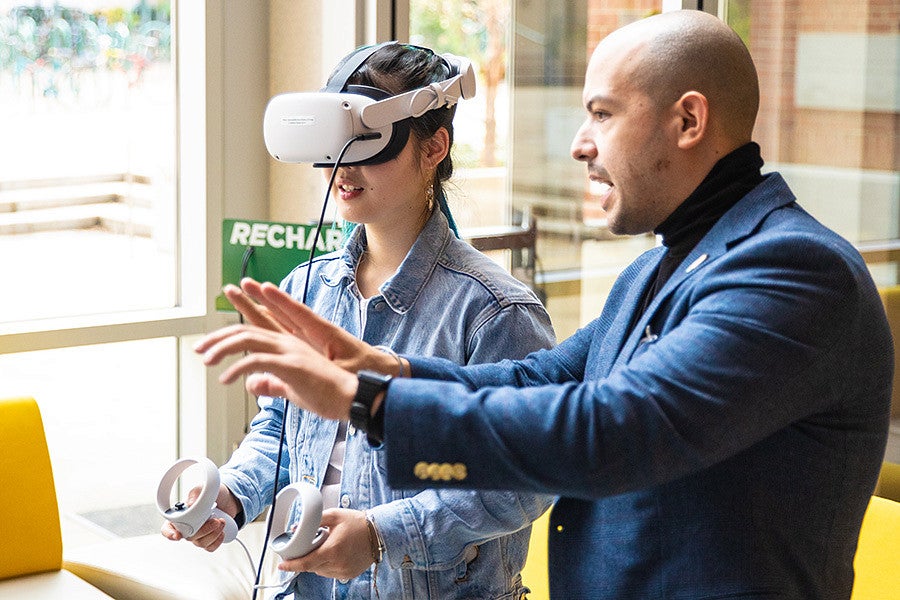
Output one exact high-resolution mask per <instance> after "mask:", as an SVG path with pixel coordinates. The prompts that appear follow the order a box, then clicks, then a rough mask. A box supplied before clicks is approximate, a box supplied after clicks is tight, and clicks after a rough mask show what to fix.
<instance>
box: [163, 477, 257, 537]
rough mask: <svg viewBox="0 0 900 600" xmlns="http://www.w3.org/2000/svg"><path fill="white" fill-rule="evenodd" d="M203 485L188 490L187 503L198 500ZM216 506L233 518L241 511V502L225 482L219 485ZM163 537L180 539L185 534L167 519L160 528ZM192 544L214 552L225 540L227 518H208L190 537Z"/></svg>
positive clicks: (190, 503)
mask: <svg viewBox="0 0 900 600" xmlns="http://www.w3.org/2000/svg"><path fill="white" fill-rule="evenodd" d="M201 489H202V487H201V486H197V487H195V488H194V489H192V490H191V491H190V492H188V496H187V505H188V506H191V505H193V504H194V502H196V501H197V497H198V496H199V495H200V491H201ZM216 506H217V507H218V508H219V510H221V511H222V512H224V513H226V514H228V515H231V517H232V518H234V517H235V516H237V514H238V512H240V511H241V504H240V502H238V500H237V498H235V497H234V494H232V493H231V490H229V489H228V488H227V487H225V484H224V483H223V484H220V485H219V494H218V496H217V497H216ZM160 533H162V535H163V537H165V538H168V539H170V540H172V541H178V540H180V539H183V538H184V536H183V535H181V532H180V531H178V530H177V529H175V526H174V525H172V523H171V522H170V521H166V522H165V523H163V525H162V528H161V530H160ZM188 541H190V542H191V543H192V544H194V545H195V546H197V547H198V548H203V549H204V550H206V551H207V552H213V551H215V550H217V549H218V548H219V546H221V545H222V542H223V541H225V520H224V519H218V518H215V517H210V518H209V519H207V521H206V523H204V524H203V525H202V526H201V527H200V529H198V530H197V533H195V534H194V535H193V537H191V538H190V540H188Z"/></svg>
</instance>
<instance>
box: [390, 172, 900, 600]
mask: <svg viewBox="0 0 900 600" xmlns="http://www.w3.org/2000/svg"><path fill="white" fill-rule="evenodd" d="M663 251H664V250H663V249H662V248H655V249H653V250H650V251H648V252H647V253H645V254H644V255H642V256H641V257H639V258H638V259H637V260H636V261H635V262H634V263H633V264H632V265H630V266H629V267H628V268H627V269H626V270H625V271H624V272H623V273H622V275H621V276H620V277H619V279H618V280H617V282H616V284H615V285H614V287H613V289H612V291H611V293H610V296H609V299H608V301H607V303H606V305H605V307H604V308H603V311H602V313H601V315H600V317H599V318H598V319H596V320H595V321H593V322H592V323H590V324H589V325H588V326H586V327H585V328H583V329H581V330H579V331H578V332H576V333H575V334H574V335H573V336H572V337H571V338H569V339H568V340H566V341H564V342H563V343H561V344H560V345H559V346H557V347H556V348H554V349H552V350H545V351H540V352H537V353H533V354H531V355H529V356H528V357H526V358H525V359H523V360H521V361H504V362H502V363H499V364H494V365H484V366H476V367H465V368H463V367H457V366H455V365H453V364H450V363H448V362H445V361H441V360H439V359H436V360H435V359H412V360H411V363H412V367H413V373H414V375H415V376H416V379H402V380H395V381H394V382H392V383H391V385H390V388H389V390H388V395H387V402H386V404H385V406H386V415H385V440H386V443H385V451H386V452H387V454H388V471H389V475H390V480H391V484H392V485H395V486H398V487H399V486H404V485H416V486H418V485H421V483H422V481H421V479H423V478H429V477H431V478H432V479H436V481H433V482H431V485H441V486H457V487H475V488H506V489H513V490H529V491H534V492H550V493H555V494H559V495H560V496H561V497H560V498H559V500H558V501H557V503H556V505H555V507H554V509H553V513H552V516H551V525H550V588H551V596H552V597H553V598H556V599H561V600H575V599H579V598H584V599H591V600H596V599H605V598H609V599H613V598H615V599H630V598H648V599H661V598H666V599H669V598H671V599H676V598H678V599H687V598H690V599H696V598H766V599H770V598H804V599H806V598H848V597H849V595H850V589H851V587H852V582H853V568H852V562H853V556H854V552H855V548H856V538H857V535H858V533H859V528H860V524H861V522H862V517H863V513H864V512H865V509H866V505H867V502H868V499H869V496H870V494H871V493H872V490H873V488H874V485H875V481H876V478H877V474H878V471H879V467H880V464H881V461H882V458H883V453H884V447H885V442H886V439H887V428H888V422H889V410H890V396H891V378H892V371H893V343H892V340H891V334H890V330H889V328H888V323H887V320H886V318H885V314H884V309H883V307H882V304H881V301H880V298H879V296H878V293H877V290H876V288H875V285H874V284H873V282H872V279H871V277H870V275H869V272H868V270H867V268H866V266H865V264H864V263H863V261H862V259H861V257H860V256H859V254H858V253H857V252H856V251H855V250H854V249H853V247H852V246H851V245H850V244H849V243H848V242H846V241H845V240H843V239H842V238H840V237H839V236H837V235H836V234H835V233H833V232H831V231H830V230H828V229H826V228H825V227H824V226H822V225H821V224H819V223H818V222H817V221H816V220H815V219H813V218H812V217H811V216H810V215H809V214H807V213H806V212H805V211H803V210H802V209H801V208H800V207H799V206H798V205H797V204H796V203H795V202H794V196H793V195H792V194H791V192H790V190H789V189H788V187H787V184H786V183H785V182H784V180H783V179H782V178H781V176H779V175H778V174H771V175H768V176H767V177H766V178H765V180H764V181H763V182H762V183H761V184H760V185H759V186H757V188H755V189H754V190H753V191H752V192H750V193H749V194H748V195H747V196H746V197H744V198H743V199H741V200H740V201H739V202H738V203H737V204H736V205H735V206H734V207H733V208H732V209H731V210H729V211H728V212H727V213H726V214H725V215H724V216H723V217H722V218H721V219H720V220H719V222H718V223H716V225H715V226H714V227H713V228H712V229H711V230H710V232H709V233H708V234H707V235H706V236H705V237H704V239H702V240H701V241H700V243H699V244H698V245H697V246H696V248H695V249H694V250H693V252H692V253H691V254H690V255H689V256H688V257H687V258H686V259H685V260H684V262H683V264H682V265H680V266H679V268H678V270H677V271H676V273H675V274H674V275H673V276H672V277H671V279H670V280H669V281H668V282H667V283H666V285H665V286H664V288H663V289H662V290H661V291H660V293H659V294H658V295H657V297H656V298H655V299H654V300H653V302H652V303H651V305H650V306H649V307H648V309H647V310H646V311H645V313H644V314H643V315H641V316H640V317H639V318H638V317H636V311H637V310H638V307H639V306H640V302H641V298H642V296H643V294H644V291H645V289H646V288H647V285H648V284H649V283H650V281H651V280H652V278H653V274H654V271H655V269H656V267H657V265H658V263H659V260H660V258H661V256H662V253H663ZM422 378H427V379H443V380H447V381H446V382H443V383H441V382H435V381H428V380H426V379H422ZM444 463H447V464H449V465H451V466H452V470H448V471H447V472H448V473H449V472H452V473H454V474H455V475H454V478H452V479H451V480H450V481H443V480H441V478H440V477H435V476H434V474H435V473H439V472H440V470H439V469H429V468H427V466H428V465H431V464H437V465H441V464H444Z"/></svg>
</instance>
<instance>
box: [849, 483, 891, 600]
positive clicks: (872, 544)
mask: <svg viewBox="0 0 900 600" xmlns="http://www.w3.org/2000/svg"><path fill="white" fill-rule="evenodd" d="M853 568H854V570H855V571H856V579H855V580H854V583H853V593H852V594H851V596H850V600H895V599H896V598H898V597H900V503H897V502H894V501H893V500H888V499H887V498H880V497H878V496H872V499H871V501H870V502H869V507H868V508H867V509H866V515H865V517H864V518H863V523H862V530H861V531H860V534H859V545H858V546H857V548H856V558H855V559H854V560H853Z"/></svg>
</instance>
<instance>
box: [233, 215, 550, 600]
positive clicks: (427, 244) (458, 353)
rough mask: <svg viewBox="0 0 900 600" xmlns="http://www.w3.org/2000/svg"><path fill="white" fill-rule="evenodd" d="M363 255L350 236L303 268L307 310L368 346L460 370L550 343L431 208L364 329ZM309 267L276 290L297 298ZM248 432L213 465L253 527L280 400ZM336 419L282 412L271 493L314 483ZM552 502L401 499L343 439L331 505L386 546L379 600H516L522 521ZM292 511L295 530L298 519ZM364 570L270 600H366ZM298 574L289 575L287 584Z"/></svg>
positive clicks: (529, 304)
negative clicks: (282, 436) (362, 515)
mask: <svg viewBox="0 0 900 600" xmlns="http://www.w3.org/2000/svg"><path fill="white" fill-rule="evenodd" d="M365 246H366V239H365V228H364V227H358V228H357V229H356V230H355V231H354V233H353V235H352V236H351V238H350V240H349V242H348V244H347V246H346V247H345V248H344V249H343V250H342V251H338V252H333V253H331V254H328V255H324V256H322V257H319V258H315V259H314V261H313V263H312V269H313V271H312V276H311V277H310V284H309V292H308V295H307V302H308V304H309V305H310V306H311V307H312V308H313V309H314V310H315V311H316V312H317V313H318V314H320V315H323V316H325V317H327V318H328V319H330V320H331V321H332V322H334V323H337V324H339V325H341V326H342V327H343V328H345V329H346V330H347V331H349V332H350V333H352V334H354V335H356V336H358V337H360V338H362V339H363V340H365V341H366V342H368V343H370V344H373V345H377V344H384V345H387V346H390V347H391V348H393V349H394V350H395V351H397V352H402V353H409V354H418V355H429V356H439V357H443V358H447V359H450V360H453V361H455V362H457V363H459V364H475V363H484V362H494V361H497V360H501V359H503V358H520V357H523V356H525V355H526V354H528V353H529V352H530V351H532V350H536V349H539V348H547V347H549V346H551V345H552V344H553V343H554V340H555V336H554V332H553V329H552V326H551V324H550V319H549V316H548V315H547V313H546V311H545V310H544V308H543V306H542V305H541V304H540V302H539V301H538V300H537V299H536V298H535V296H534V294H533V293H532V292H531V291H530V290H529V289H528V288H527V287H526V286H525V285H523V284H522V283H520V282H518V281H517V280H515V279H514V278H513V277H511V276H510V275H509V274H508V273H506V272H505V271H504V270H503V269H501V268H500V267H499V266H497V265H496V264H495V263H494V262H493V261H492V260H490V259H489V258H487V257H486V256H484V255H483V254H481V253H480V252H478V251H476V250H475V249H474V248H472V247H471V246H470V245H469V244H467V243H466V242H463V241H461V240H459V239H457V238H456V237H455V236H453V234H452V233H451V231H450V229H449V228H448V225H447V220H446V217H444V215H443V214H441V212H440V211H434V213H433V215H432V216H431V218H430V219H429V221H428V222H427V223H426V226H425V228H424V229H423V231H422V232H421V234H420V235H419V237H418V239H417V240H416V242H415V244H414V245H413V247H412V248H411V249H410V251H409V254H408V255H407V256H406V258H405V260H404V261H403V263H402V264H401V265H400V268H399V269H398V270H397V272H396V273H395V274H394V275H393V276H392V277H391V278H390V279H389V280H388V281H387V282H385V283H384V285H383V286H382V287H381V290H380V292H381V293H380V294H379V295H376V296H374V297H372V298H371V299H370V300H369V303H368V305H367V307H366V316H365V322H364V326H363V323H362V321H363V320H362V319H361V316H360V307H361V297H360V295H359V292H358V290H357V287H356V285H355V269H356V266H357V264H358V262H359V260H360V257H361V256H362V252H363V251H364V249H365ZM307 266H308V265H306V264H304V265H301V266H299V267H297V268H296V269H295V270H294V271H293V272H292V273H291V274H289V275H288V276H287V277H286V278H285V280H284V281H283V282H282V287H283V289H285V290H286V291H287V292H288V293H290V294H291V295H292V296H294V297H296V298H299V297H300V296H301V295H302V293H303V286H304V283H305V280H306V271H307ZM259 406H260V412H259V413H258V414H257V416H256V417H255V418H254V420H253V423H252V425H251V431H250V433H249V434H248V435H247V437H246V438H245V439H244V441H243V442H242V443H241V445H240V447H239V448H238V449H237V450H236V451H235V453H234V455H233V456H232V458H231V460H229V462H228V463H227V464H226V465H225V466H223V467H222V470H221V473H222V481H223V483H225V485H227V486H228V488H229V489H230V490H231V491H232V492H233V493H234V495H235V496H236V497H237V498H238V500H239V501H240V502H241V504H242V506H243V509H244V515H245V519H246V520H247V521H249V520H251V519H253V518H254V517H256V516H257V515H258V514H260V513H261V512H262V511H263V510H265V509H266V507H267V506H268V503H269V502H270V500H271V492H272V486H273V481H272V479H273V473H274V470H275V461H276V458H277V457H276V454H275V452H276V446H277V443H278V436H279V433H280V428H281V422H282V418H284V410H285V402H284V400H282V399H278V398H267V397H261V398H260V399H259ZM337 430H338V423H337V422H336V421H330V420H326V419H323V418H321V417H319V416H317V415H314V414H311V413H309V412H306V411H303V410H300V409H299V408H298V407H296V406H295V405H292V404H288V407H287V423H286V443H285V448H284V449H283V450H282V452H283V458H282V465H286V466H287V471H284V470H282V472H281V474H280V479H279V487H282V486H284V485H286V484H287V483H289V481H291V482H293V481H300V480H305V481H309V482H311V483H313V484H314V485H316V486H317V487H321V485H322V482H323V478H324V475H325V470H326V468H327V466H328V460H329V456H330V454H331V450H332V447H333V445H334V443H335V436H336V433H337ZM551 502H552V498H551V497H549V496H536V495H533V494H518V493H511V492H493V491H492V492H474V491H462V490H434V489H419V490H396V489H392V488H391V487H390V486H388V483H387V472H386V457H385V452H384V450H383V448H373V447H371V446H370V445H369V443H368V441H367V439H366V435H365V434H364V433H362V432H359V431H355V430H354V428H353V427H352V426H351V427H350V428H349V431H348V435H347V441H346V449H345V458H344V466H343V476H342V479H341V490H340V495H339V505H340V506H341V507H343V508H350V509H356V510H364V511H366V512H367V514H369V515H371V516H372V517H373V519H374V521H375V523H376V525H377V527H378V530H379V532H380V533H381V536H382V538H383V541H384V546H385V553H384V558H383V560H382V563H380V564H379V565H378V569H377V589H378V593H379V596H380V597H381V598H385V599H388V598H390V599H400V598H409V599H413V598H415V599H423V598H429V599H441V600H443V599H448V598H479V599H490V598H498V599H501V598H502V599H512V598H516V599H517V598H519V597H520V596H521V594H522V592H523V587H522V583H521V577H520V575H519V572H520V570H521V569H522V566H523V565H524V563H525V558H526V554H527V550H528V540H529V536H530V532H531V527H530V523H531V522H532V521H533V520H534V519H536V518H537V517H538V516H540V514H541V513H543V512H544V510H546V509H547V508H548V507H549V506H550V504H551ZM298 515H299V509H298V507H297V506H295V507H294V509H293V513H292V516H291V522H293V521H294V520H296V519H297V517H298ZM375 572H376V571H375V570H374V568H371V567H370V569H369V570H367V571H365V572H363V573H362V574H361V575H359V576H358V577H356V578H354V579H352V580H349V581H337V580H333V579H327V578H323V577H319V576H317V575H314V574H312V573H301V574H299V575H297V576H296V577H294V578H293V580H291V581H290V582H289V583H288V582H287V581H286V584H287V585H286V588H285V590H286V591H285V592H283V593H281V594H278V596H277V597H278V598H281V597H284V596H287V595H289V594H290V593H295V594H296V597H297V598H359V599H362V598H365V599H370V598H375V591H374V587H373V582H372V576H373V573H375ZM289 575H291V576H293V574H289Z"/></svg>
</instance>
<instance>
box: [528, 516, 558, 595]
mask: <svg viewBox="0 0 900 600" xmlns="http://www.w3.org/2000/svg"><path fill="white" fill-rule="evenodd" d="M551 510H552V509H551ZM549 527H550V511H549V510H548V511H547V512H545V513H544V514H543V515H541V516H540V518H539V519H538V520H537V521H535V522H534V523H533V524H532V526H531V541H530V543H529V546H528V558H527V559H526V560H525V567H524V568H523V569H522V581H523V582H524V583H525V585H527V586H528V587H529V588H531V593H530V594H528V600H548V599H549V598H550V582H549V571H548V568H549V566H548V563H547V541H548V539H549Z"/></svg>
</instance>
